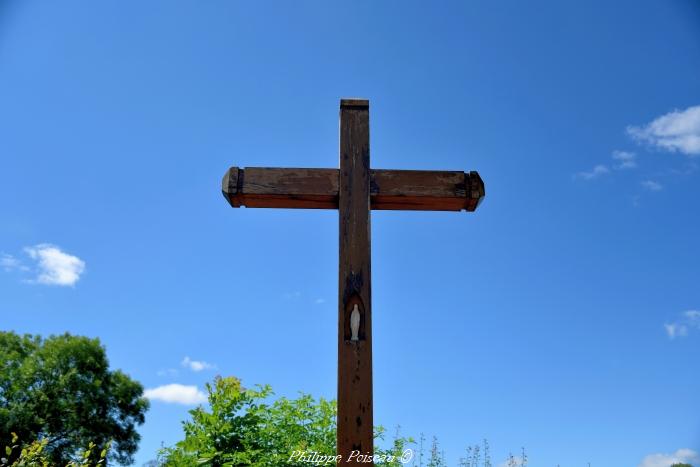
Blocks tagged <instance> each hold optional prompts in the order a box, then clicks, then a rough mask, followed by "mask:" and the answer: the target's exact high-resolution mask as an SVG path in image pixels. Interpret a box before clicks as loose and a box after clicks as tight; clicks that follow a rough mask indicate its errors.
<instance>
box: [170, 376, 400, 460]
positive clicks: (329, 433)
mask: <svg viewBox="0 0 700 467" xmlns="http://www.w3.org/2000/svg"><path fill="white" fill-rule="evenodd" d="M206 387H207V392H208V400H209V409H206V408H204V407H202V406H199V407H197V408H195V409H193V410H190V415H191V420H188V421H185V422H184V423H183V428H184V432H185V439H184V440H182V441H180V442H178V443H177V444H176V445H175V447H172V448H165V449H163V450H161V452H160V456H159V457H160V459H159V461H160V463H161V464H162V465H166V466H173V467H190V466H199V465H207V466H212V467H223V466H240V465H243V466H247V465H250V466H259V467H267V466H279V465H285V466H289V467H296V466H299V467H300V466H308V465H309V462H308V460H304V459H302V458H300V455H299V454H297V455H296V456H295V453H305V454H307V455H316V456H319V457H321V456H328V458H330V457H332V456H335V452H336V451H335V435H336V403H335V401H329V400H326V399H323V398H321V399H319V400H318V401H317V400H315V399H314V398H313V397H311V396H310V395H308V394H301V395H300V396H299V397H298V398H296V399H287V398H285V397H281V398H278V399H277V400H275V401H273V402H271V403H270V402H268V399H269V398H270V396H271V395H272V389H271V388H270V386H256V387H255V388H254V389H245V388H243V387H242V386H241V382H240V380H238V379H237V378H234V377H226V378H221V377H218V378H216V379H215V380H214V383H213V384H207V386H206ZM383 434H384V429H383V428H382V427H378V428H377V433H376V437H377V438H382V437H383ZM410 442H412V440H410V439H408V438H403V437H400V436H399V434H398V431H397V435H396V437H395V438H394V442H393V444H392V446H391V447H390V448H388V449H381V448H379V449H376V450H375V454H378V455H390V454H399V455H400V454H401V453H402V452H403V449H404V447H405V446H406V445H407V444H408V443H410ZM326 465H335V462H329V463H328V464H326ZM384 465H387V466H389V465H391V466H394V465H401V464H400V463H399V462H398V461H392V462H387V463H385V464H384Z"/></svg>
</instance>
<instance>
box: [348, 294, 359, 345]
mask: <svg viewBox="0 0 700 467" xmlns="http://www.w3.org/2000/svg"><path fill="white" fill-rule="evenodd" d="M350 331H351V332H352V337H351V338H350V340H351V341H357V340H359V338H358V337H357V334H358V333H359V332H360V310H359V309H358V308H357V303H355V306H354V307H353V309H352V312H351V313H350Z"/></svg>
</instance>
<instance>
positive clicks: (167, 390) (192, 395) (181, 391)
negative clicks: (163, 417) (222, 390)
mask: <svg viewBox="0 0 700 467" xmlns="http://www.w3.org/2000/svg"><path fill="white" fill-rule="evenodd" d="M143 395H144V397H146V398H147V399H150V400H153V401H160V402H166V403H168V404H182V405H195V404H202V403H204V402H206V401H207V395H206V394H204V392H202V391H200V390H199V388H198V387H197V386H185V385H182V384H166V385H163V386H158V387H156V388H151V389H146V390H145V391H144V392H143Z"/></svg>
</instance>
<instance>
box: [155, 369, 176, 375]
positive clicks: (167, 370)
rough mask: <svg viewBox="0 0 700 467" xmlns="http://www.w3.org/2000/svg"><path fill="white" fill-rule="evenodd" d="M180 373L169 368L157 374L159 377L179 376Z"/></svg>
mask: <svg viewBox="0 0 700 467" xmlns="http://www.w3.org/2000/svg"><path fill="white" fill-rule="evenodd" d="M178 373H179V371H177V370H176V369H175V368H167V369H165V370H158V372H157V373H156V374H157V375H158V376H177V374H178Z"/></svg>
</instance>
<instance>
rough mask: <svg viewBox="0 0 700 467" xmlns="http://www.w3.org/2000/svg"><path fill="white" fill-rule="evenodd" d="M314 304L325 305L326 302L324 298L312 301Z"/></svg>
mask: <svg viewBox="0 0 700 467" xmlns="http://www.w3.org/2000/svg"><path fill="white" fill-rule="evenodd" d="M314 303H315V304H316V305H320V304H322V303H326V300H325V299H324V298H317V299H316V300H314Z"/></svg>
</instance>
